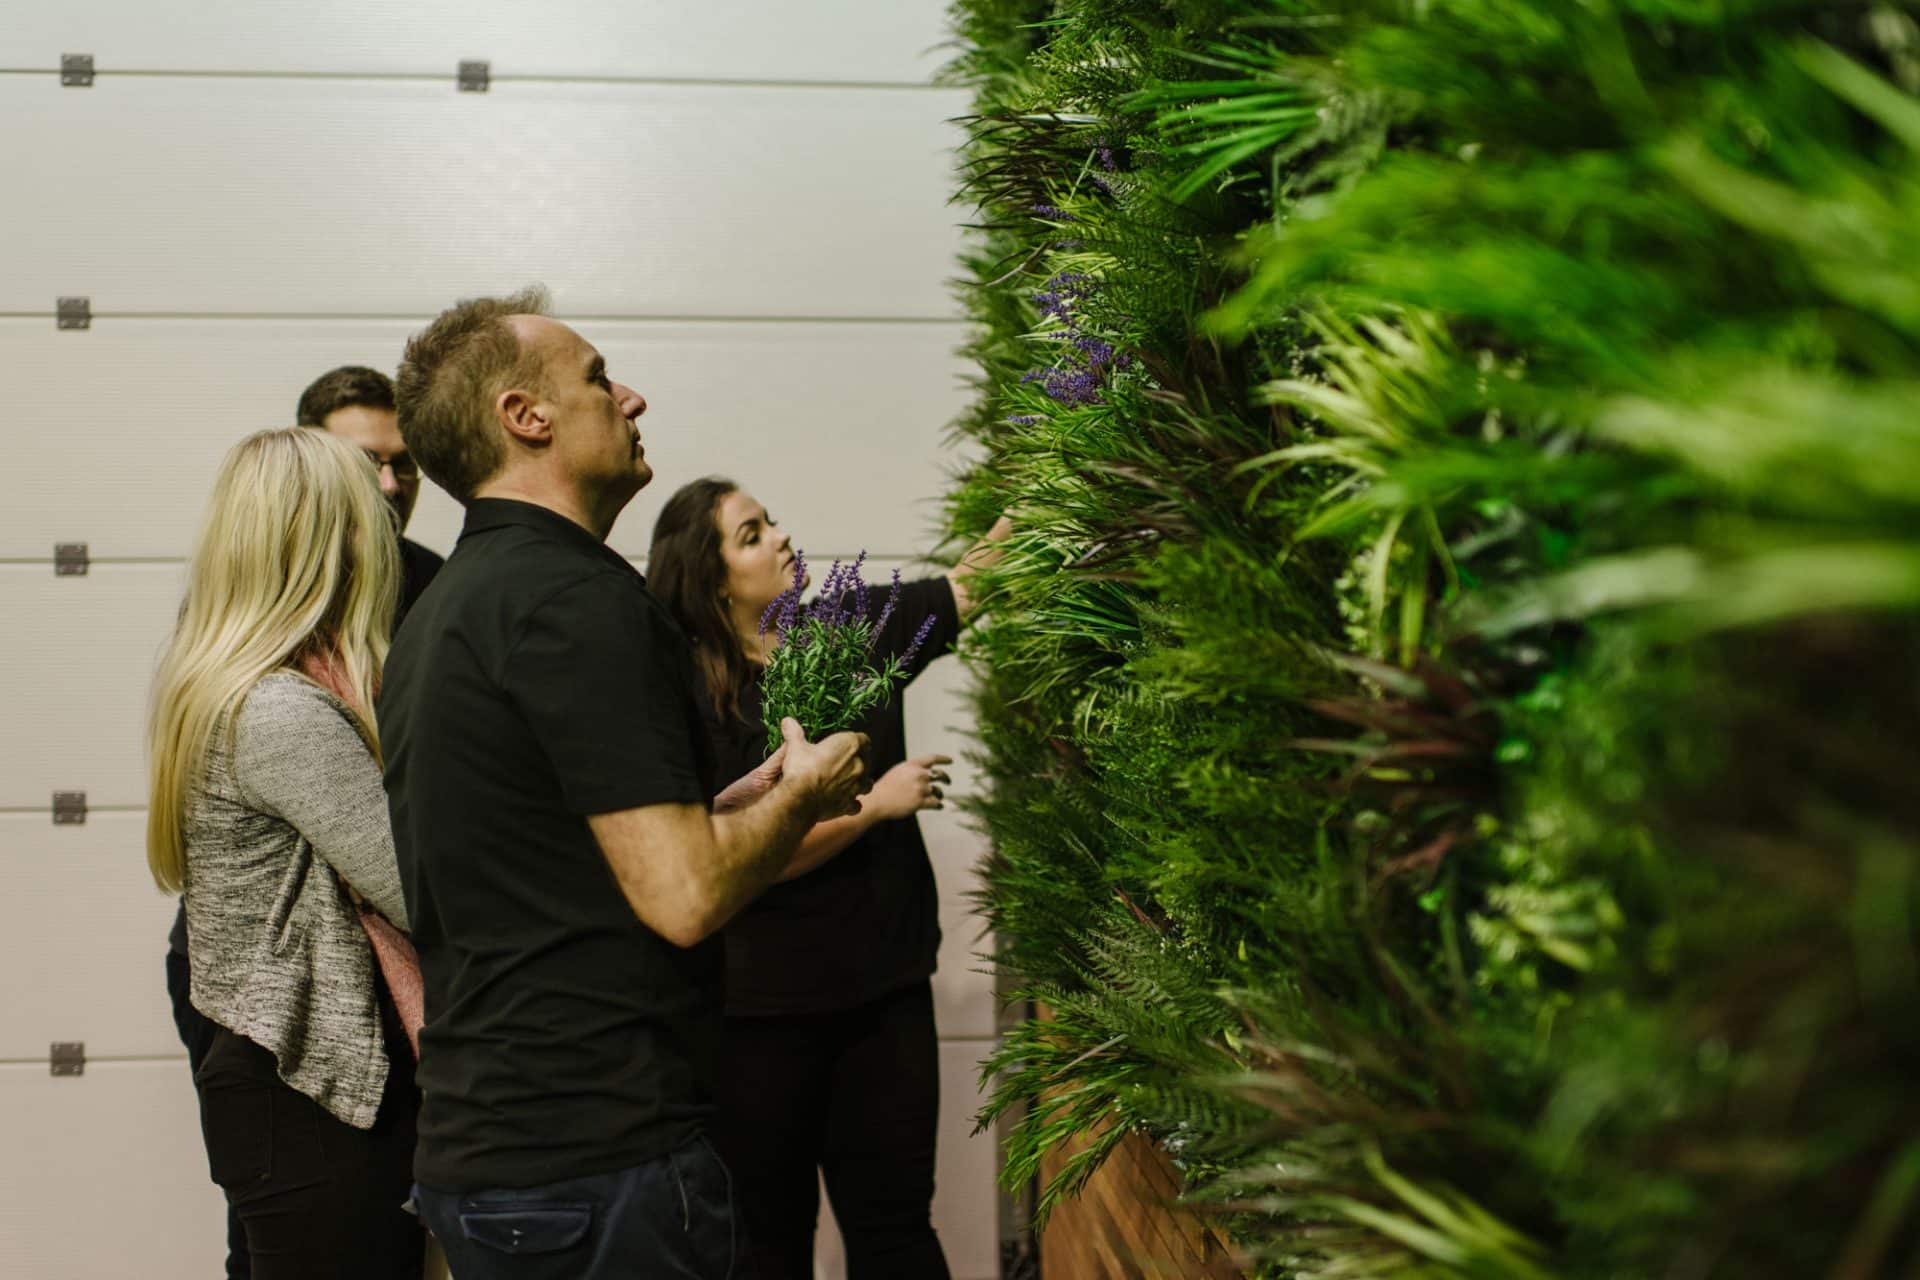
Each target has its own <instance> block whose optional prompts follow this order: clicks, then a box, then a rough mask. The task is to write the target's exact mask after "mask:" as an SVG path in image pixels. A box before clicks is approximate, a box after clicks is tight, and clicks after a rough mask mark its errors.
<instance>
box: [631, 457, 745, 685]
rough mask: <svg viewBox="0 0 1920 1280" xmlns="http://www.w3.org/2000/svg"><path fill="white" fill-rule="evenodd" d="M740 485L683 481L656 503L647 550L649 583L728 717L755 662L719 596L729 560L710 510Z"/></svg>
mask: <svg viewBox="0 0 1920 1280" xmlns="http://www.w3.org/2000/svg"><path fill="white" fill-rule="evenodd" d="M739 489H740V486H739V485H737V484H735V483H734V482H733V481H731V480H728V479H726V478H725V477H724V476H707V477H706V478H704V479H701V480H695V481H693V482H692V483H691V484H684V485H681V486H680V488H679V489H678V490H677V491H676V492H675V493H674V495H673V496H672V497H671V498H668V499H667V505H666V506H664V507H662V508H660V518H659V519H657V520H655V521H654V522H653V545H652V546H651V547H650V548H649V549H648V551H647V585H648V586H649V587H651V588H652V589H653V594H654V595H655V596H656V597H657V598H658V599H659V600H660V602H661V603H662V604H664V605H666V606H667V608H668V610H670V611H671V612H672V614H673V616H674V618H675V620H676V621H678V622H679V623H680V629H681V630H682V631H685V632H686V633H687V639H688V640H690V641H692V643H693V657H694V665H695V666H696V667H698V668H699V670H700V676H701V678H702V679H703V680H705V681H706V685H707V696H708V698H709V699H710V700H711V701H712V703H713V707H714V710H715V711H717V712H718V713H719V714H720V715H721V716H722V717H725V718H729V719H730V718H732V717H734V716H737V715H739V714H740V691H741V690H742V689H744V688H746V686H747V683H748V682H749V681H750V680H752V679H753V667H752V664H750V663H749V662H748V661H747V655H746V654H745V653H744V652H742V650H741V648H740V637H738V636H737V635H735V634H734V632H733V618H732V616H731V615H730V614H729V613H728V612H727V606H726V604H725V602H724V601H723V600H722V597H723V596H725V595H726V591H727V562H726V560H725V559H723V558H722V557H721V555H720V526H719V525H718V524H716V523H715V522H714V513H715V512H716V511H718V510H719V508H720V501H721V499H723V498H725V497H726V496H727V495H728V494H730V493H736V492H738V491H739Z"/></svg>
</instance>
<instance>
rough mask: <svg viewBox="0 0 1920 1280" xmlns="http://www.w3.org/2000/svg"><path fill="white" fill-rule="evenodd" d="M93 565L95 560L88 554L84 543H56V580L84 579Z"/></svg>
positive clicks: (54, 558)
mask: <svg viewBox="0 0 1920 1280" xmlns="http://www.w3.org/2000/svg"><path fill="white" fill-rule="evenodd" d="M92 565H93V558H92V557H91V556H89V555H88V554H87V544H86V543H84V542H56V543H54V544H53V576H54V577H56V578H84V577H86V576H87V570H88V569H89V568H91V567H92Z"/></svg>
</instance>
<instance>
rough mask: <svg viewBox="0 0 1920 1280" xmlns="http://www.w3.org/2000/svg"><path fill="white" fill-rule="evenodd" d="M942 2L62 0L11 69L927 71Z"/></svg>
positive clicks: (8, 56) (809, 75)
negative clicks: (470, 64)
mask: <svg viewBox="0 0 1920 1280" xmlns="http://www.w3.org/2000/svg"><path fill="white" fill-rule="evenodd" d="M942 10H943V6H941V5H939V4H929V3H915V4H902V3H899V0H809V3H807V4H793V3H790V2H787V0H732V2H731V3H728V4H712V3H703V2H702V0H647V2H646V3H645V4H631V3H623V2H622V0H547V2H546V3H543V4H540V5H538V6H533V7H530V6H528V5H527V4H526V2H525V0H413V2H412V3H409V4H399V5H397V4H391V3H387V0H328V2H327V3H325V4H313V3H310V2H309V0H193V2H192V3H177V2H176V3H172V4H153V3H149V2H147V0H63V2H62V3H60V4H57V5H27V4H21V5H15V6H9V12H8V14H7V21H6V25H5V27H4V28H0V68H5V69H16V68H38V69H47V70H51V69H53V68H56V67H58V66H59V64H60V55H61V54H62V53H78V52H87V53H91V54H93V55H94V59H95V61H96V63H97V65H98V68H99V70H100V72H101V73H102V74H103V75H107V74H111V73H113V72H115V71H222V72H229V73H241V74H245V73H249V72H251V73H259V72H274V73H278V74H286V73H297V72H321V73H327V74H334V75H345V74H354V73H358V74H361V75H375V74H378V75H429V76H440V77H444V78H445V79H446V80H447V82H448V84H449V88H450V86H451V82H452V79H453V71H454V65H455V63H456V62H457V61H458V60H460V59H463V58H484V59H487V60H489V61H490V62H491V63H492V68H493V74H494V75H495V76H496V77H507V76H610V77H669V78H673V79H706V78H712V79H727V80H824V81H838V82H846V81H917V80H924V79H926V78H927V77H928V76H929V75H930V74H931V73H932V71H933V70H934V69H935V68H937V67H938V66H939V64H940V61H941V58H942V56H943V53H944V51H943V50H942V49H941V48H940V47H939V46H940V45H941V42H942V41H943V40H944V39H945V37H946V31H945V23H944V22H943V21H942V18H943V12H942Z"/></svg>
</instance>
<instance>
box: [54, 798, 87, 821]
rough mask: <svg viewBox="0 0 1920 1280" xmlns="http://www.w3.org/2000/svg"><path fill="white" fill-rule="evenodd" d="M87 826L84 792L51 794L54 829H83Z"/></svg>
mask: <svg viewBox="0 0 1920 1280" xmlns="http://www.w3.org/2000/svg"><path fill="white" fill-rule="evenodd" d="M86 824H87V793H86V792H84V791H56V792H54V793H53V825H54V826H56V827H84V826H85V825H86Z"/></svg>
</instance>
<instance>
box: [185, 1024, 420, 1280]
mask: <svg viewBox="0 0 1920 1280" xmlns="http://www.w3.org/2000/svg"><path fill="white" fill-rule="evenodd" d="M383 1003H384V1002H383ZM392 1030H393V1028H391V1027H390V1028H389V1034H388V1039H387V1056H388V1059H389V1063H390V1066H389V1068H388V1072H387V1087H386V1092H385V1094H384V1095H383V1097H382V1099H381V1103H380V1111H379V1114H378V1117H377V1118H376V1119H375V1121H374V1126H373V1128H372V1129H370V1130H369V1129H356V1128H354V1127H353V1126H352V1125H349V1124H346V1123H344V1122H343V1121H340V1120H337V1119H335V1118H334V1117H333V1115H332V1114H331V1113H329V1112H328V1111H327V1110H326V1109H325V1108H324V1107H322V1106H321V1105H320V1104H319V1103H317V1102H315V1101H314V1100H313V1099H311V1098H309V1097H307V1096H306V1095H305V1094H303V1093H301V1092H300V1091H299V1090H297V1089H295V1088H293V1087H292V1086H291V1085H289V1084H287V1083H286V1082H285V1081H283V1080H281V1079H280V1077H279V1075H278V1073H277V1072H276V1071H275V1069H274V1060H273V1054H271V1053H269V1052H268V1051H267V1050H266V1049H263V1048H261V1047H260V1046H259V1045H257V1044H255V1043H254V1042H253V1041H251V1040H248V1039H247V1038H245V1037H244V1036H238V1035H235V1034H234V1033H233V1032H231V1031H229V1030H227V1029H226V1028H225V1027H217V1028H216V1029H215V1031H214V1034H213V1042H212V1044H211V1045H209V1046H208V1048H207V1053H206V1056H205V1058H204V1059H202V1061H201V1062H200V1066H199V1069H198V1070H197V1071H195V1072H194V1078H193V1083H194V1087H195V1088H196V1089H197V1090H198V1091H199V1094H200V1127H201V1131H202V1133H203V1134H204V1135H205V1137H206V1142H207V1164H208V1166H209V1169H210V1170H211V1172H212V1174H213V1180H214V1181H215V1182H216V1183H218V1184H219V1185H220V1188H221V1189H222V1190H223V1191H225V1192H226V1193H227V1203H228V1204H229V1205H230V1206H232V1209H233V1211H234V1213H235V1214H237V1215H238V1217H239V1219H240V1222H241V1225H242V1226H243V1227H244V1228H245V1230H246V1238H247V1253H248V1254H249V1256H250V1257H251V1260H252V1273H253V1280H387V1278H388V1277H392V1278H393V1280H400V1278H401V1277H404V1278H405V1280H419V1277H420V1270H421V1266H422V1265H423V1262H424V1258H425V1249H426V1231H425V1229H424V1228H423V1227H422V1226H421V1224H420V1220H419V1219H418V1218H417V1217H415V1216H414V1215H413V1214H411V1213H409V1212H408V1211H407V1210H406V1209H404V1208H402V1206H403V1205H404V1204H405V1203H406V1202H407V1197H408V1195H409V1194H410V1193H411V1189H412V1184H413V1145H414V1120H415V1116H416V1113H417V1112H418V1110H419V1105H420V1093H419V1090H418V1088H417V1087H416V1086H415V1084H414V1080H413V1056H412V1051H411V1049H410V1048H409V1047H408V1045H407V1042H406V1040H405V1038H404V1037H402V1038H401V1039H400V1041H399V1044H398V1045H397V1046H396V1045H395V1044H394V1040H393V1035H392Z"/></svg>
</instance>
